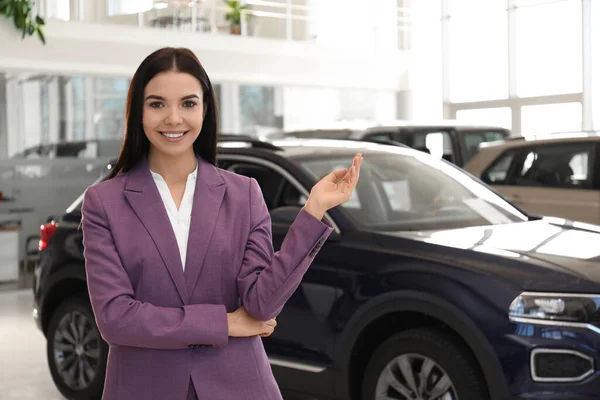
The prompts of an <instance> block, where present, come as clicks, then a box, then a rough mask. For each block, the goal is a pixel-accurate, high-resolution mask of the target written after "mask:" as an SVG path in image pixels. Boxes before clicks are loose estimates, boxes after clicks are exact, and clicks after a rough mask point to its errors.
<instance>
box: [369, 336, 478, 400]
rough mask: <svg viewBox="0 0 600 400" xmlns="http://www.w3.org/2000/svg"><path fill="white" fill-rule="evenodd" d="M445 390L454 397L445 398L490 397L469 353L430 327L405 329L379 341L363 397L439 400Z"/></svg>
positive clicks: (451, 339) (373, 399)
mask: <svg viewBox="0 0 600 400" xmlns="http://www.w3.org/2000/svg"><path fill="white" fill-rule="evenodd" d="M407 375H409V376H412V378H411V377H409V378H406V376H407ZM423 376H424V377H425V379H422V378H421V377H423ZM422 382H423V383H422ZM444 388H448V389H447V390H445V389H444ZM436 391H437V392H439V391H441V393H436ZM445 393H449V394H450V396H448V395H447V394H446V396H447V397H444V399H446V398H447V399H452V400H455V399H457V398H458V399H460V400H487V399H489V396H488V390H487V388H486V384H485V380H484V379H483V376H482V374H481V372H480V370H479V367H478V365H477V363H476V361H475V360H474V358H473V356H472V355H471V354H470V351H469V350H468V349H467V348H465V346H464V345H462V344H461V343H459V342H458V341H457V340H455V339H453V338H452V337H451V336H450V335H447V334H445V333H443V331H439V330H435V329H430V328H423V329H411V330H407V331H403V332H400V333H398V334H395V335H394V336H392V337H390V338H389V339H387V340H386V341H385V342H384V343H383V344H381V345H380V346H379V347H378V348H377V349H376V350H375V352H374V353H373V356H372V357H371V359H370V360H369V362H368V364H367V368H366V372H365V375H364V379H363V385H362V400H375V399H379V398H386V399H387V398H389V399H398V400H412V399H423V400H437V399H438V398H442V396H443V395H444V394H445ZM385 394H387V396H388V397H385V396H384V395H385Z"/></svg>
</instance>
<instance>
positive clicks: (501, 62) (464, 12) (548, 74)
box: [441, 0, 600, 135]
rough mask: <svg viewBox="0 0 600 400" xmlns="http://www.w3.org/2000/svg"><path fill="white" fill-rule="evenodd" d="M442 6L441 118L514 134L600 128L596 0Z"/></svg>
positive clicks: (473, 1)
mask: <svg viewBox="0 0 600 400" xmlns="http://www.w3.org/2000/svg"><path fill="white" fill-rule="evenodd" d="M441 3H442V8H443V10H445V14H442V15H441V17H442V18H441V21H442V23H441V25H442V29H443V32H444V33H445V34H446V36H444V38H445V40H444V46H443V52H442V54H443V57H444V62H443V66H444V74H443V76H444V79H445V81H444V85H443V87H444V96H443V97H444V106H445V107H444V117H445V118H456V119H459V120H462V121H467V122H472V123H479V124H489V125H500V126H503V127H506V128H509V129H511V130H512V132H513V135H531V134H534V133H535V134H537V135H544V134H548V133H550V132H556V131H575V130H581V129H584V130H591V129H592V128H596V129H600V107H599V106H598V105H599V104H600V75H599V74H600V72H598V71H600V28H599V27H600V0H488V1H477V0H441ZM590 6H591V9H592V13H591V21H589V18H590V13H589V7H590ZM589 22H591V23H589ZM587 27H591V29H589V28H587ZM590 40H591V43H590V42H588V41H590ZM584 45H585V46H584ZM584 47H585V48H586V49H587V48H590V49H592V50H591V51H592V54H591V56H592V65H591V67H590V66H588V65H587V64H586V65H585V68H584V61H585V60H588V59H587V58H585V57H584V54H583V49H584ZM586 56H589V55H588V54H586ZM584 74H587V75H586V76H585V77H584ZM594 74H595V75H599V76H598V77H594V78H595V79H592V75H594ZM590 94H591V96H590ZM594 124H595V125H594Z"/></svg>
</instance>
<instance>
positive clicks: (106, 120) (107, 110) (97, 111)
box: [93, 78, 129, 139]
mask: <svg viewBox="0 0 600 400" xmlns="http://www.w3.org/2000/svg"><path fill="white" fill-rule="evenodd" d="M128 88H129V79H124V78H96V79H93V92H94V98H95V104H94V116H93V124H94V131H95V132H94V135H95V137H96V138H98V139H113V138H121V137H123V133H124V132H125V101H126V99H127V90H128Z"/></svg>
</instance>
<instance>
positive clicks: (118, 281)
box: [81, 186, 228, 349]
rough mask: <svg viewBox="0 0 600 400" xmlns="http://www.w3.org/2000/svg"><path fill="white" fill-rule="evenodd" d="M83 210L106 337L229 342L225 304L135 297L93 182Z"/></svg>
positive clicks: (90, 279)
mask: <svg viewBox="0 0 600 400" xmlns="http://www.w3.org/2000/svg"><path fill="white" fill-rule="evenodd" d="M81 213H82V226H83V246H84V257H85V269H86V275H87V284H88V291H89V295H90V300H91V303H92V309H93V311H94V315H95V318H96V324H97V325H98V328H99V330H100V332H101V334H102V336H103V338H104V340H106V341H107V342H108V343H109V344H113V345H122V346H132V347H143V348H152V349H183V348H187V347H189V346H190V345H193V344H204V345H213V346H225V345H226V344H227V342H228V325H227V311H226V309H225V306H224V305H219V304H192V305H184V306H182V307H176V308H175V307H174V308H170V307H158V306H154V305H152V304H150V303H146V302H141V301H139V300H136V299H135V297H134V291H133V287H132V285H131V281H130V280H129V276H128V275H127V272H126V271H125V269H124V268H123V264H122V262H121V259H120V256H119V254H118V252H117V249H116V247H115V243H114V239H113V236H112V233H111V230H110V224H109V223H108V220H107V216H106V213H105V210H104V207H103V205H102V202H101V200H100V196H99V195H98V193H97V190H96V188H95V187H93V186H92V187H90V188H88V189H87V190H86V193H85V195H84V200H83V206H82V208H81Z"/></svg>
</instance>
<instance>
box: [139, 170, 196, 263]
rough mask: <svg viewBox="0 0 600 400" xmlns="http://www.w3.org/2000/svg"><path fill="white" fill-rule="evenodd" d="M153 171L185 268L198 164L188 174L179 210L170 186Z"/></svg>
mask: <svg viewBox="0 0 600 400" xmlns="http://www.w3.org/2000/svg"><path fill="white" fill-rule="evenodd" d="M150 172H152V177H153V178H154V183H156V187H157V188H158V192H159V193H160V197H161V198H162V201H163V204H164V205H165V209H166V210H167V215H168V216H169V220H170V221H171V226H172V227H173V232H174V233H175V238H176V239H177V245H178V247H179V255H180V256H181V265H182V266H183V269H184V270H185V258H186V253H187V243H188V236H189V233H190V222H191V219H192V205H193V203H194V192H195V191H196V178H197V176H198V165H196V169H195V170H194V172H192V173H191V174H189V175H188V178H187V182H186V183H185V191H184V192H183V199H182V200H181V204H180V205H179V210H178V209H177V206H176V205H175V200H173V196H172V195H171V191H170V190H169V186H168V185H167V182H166V181H165V180H164V179H163V177H162V176H160V175H159V174H157V173H156V172H153V171H150Z"/></svg>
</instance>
